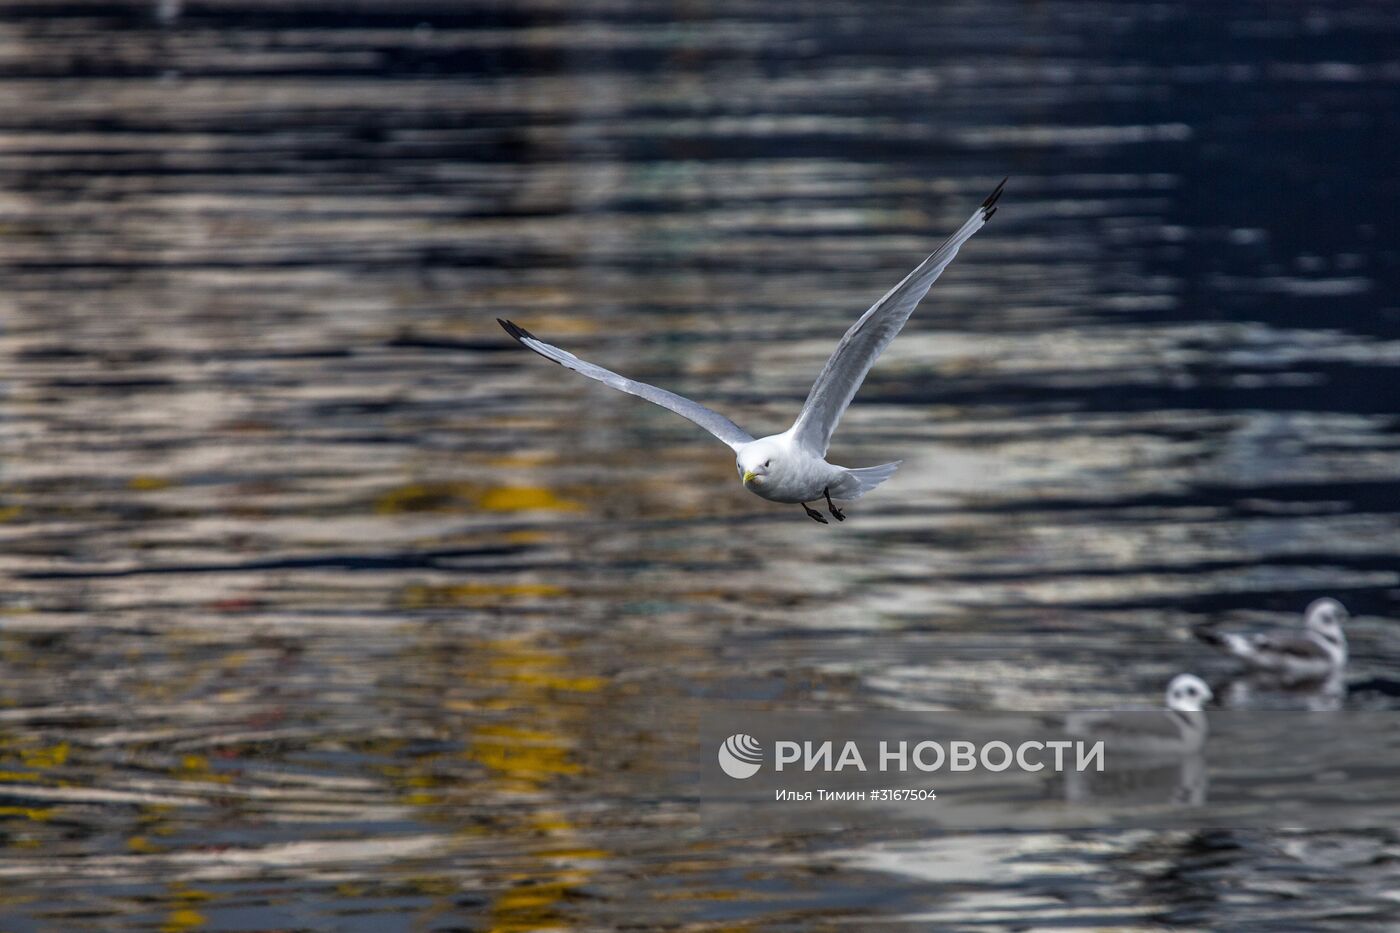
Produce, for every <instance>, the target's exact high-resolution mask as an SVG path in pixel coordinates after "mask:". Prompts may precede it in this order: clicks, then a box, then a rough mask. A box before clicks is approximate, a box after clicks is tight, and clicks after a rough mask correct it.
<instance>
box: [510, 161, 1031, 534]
mask: <svg viewBox="0 0 1400 933" xmlns="http://www.w3.org/2000/svg"><path fill="white" fill-rule="evenodd" d="M1005 186H1006V180H1005V179H1002V182H1001V184H999V185H997V188H996V190H995V191H993V192H992V193H991V195H989V196H988V197H987V199H986V200H985V201H983V202H982V205H981V206H980V207H979V208H978V209H977V211H976V212H975V213H974V214H973V215H972V216H971V217H970V218H968V220H967V222H966V223H964V224H963V225H962V226H961V227H959V228H958V231H957V232H956V233H954V234H953V235H952V236H951V237H949V238H948V239H947V241H946V242H944V244H943V245H942V246H940V247H939V248H938V249H936V250H934V252H933V253H932V254H930V255H929V257H928V258H927V259H925V260H924V261H923V262H921V263H920V264H919V265H918V267H917V268H916V269H914V271H913V272H910V273H909V274H908V275H907V276H905V277H904V279H903V280H902V281H901V282H900V283H899V284H898V285H896V286H895V287H894V288H892V289H890V290H889V291H888V292H887V293H886V294H885V296H884V297H883V298H881V299H880V300H879V301H877V302H875V304H874V305H872V306H871V307H870V310H868V311H866V312H865V314H863V315H861V317H860V320H858V321H856V322H855V323H854V324H852V325H851V327H850V329H849V330H847V331H846V334H845V336H844V337H842V338H841V342H840V343H838V344H837V345H836V350H835V352H833V353H832V354H831V357H830V359H828V360H827V361H826V365H825V366H824V367H822V371H821V373H819V374H818V375H817V380H816V382H814V383H813V384H812V388H811V390H810V391H809V392H808V393H807V400H806V402H805V403H804V404H803V406H802V411H801V413H800V414H799V415H798V416H797V420H796V421H794V422H793V424H792V427H790V428H788V429H787V430H786V431H784V432H783V433H781V434H771V435H769V436H767V437H761V438H758V439H757V440H755V439H754V438H753V437H752V436H750V435H749V433H748V432H747V431H745V430H744V429H743V428H741V427H739V426H738V425H737V424H735V423H734V422H732V421H730V420H729V419H728V418H726V417H724V416H723V415H721V414H719V413H718V412H716V411H712V410H711V409H709V408H706V407H705V406H704V405H701V404H700V403H699V402H693V401H691V400H690V399H688V398H685V397H683V396H680V395H676V394H675V393H674V392H667V391H666V390H665V389H659V388H657V387H656V386H653V385H647V384H646V383H644V382H637V381H635V380H633V379H628V378H627V377H625V376H620V375H618V374H617V373H615V372H612V371H611V370H607V369H604V368H603V367H601V366H597V365H595V364H593V363H589V362H587V361H586V360H581V359H579V358H578V357H577V356H575V355H574V354H572V353H570V352H568V351H567V350H562V349H560V348H559V347H556V346H552V345H550V344H547V343H545V342H544V341H543V340H540V339H539V338H538V337H536V336H535V335H534V334H532V333H530V332H529V331H527V330H526V329H525V328H523V327H520V326H519V325H517V324H515V323H513V322H511V321H505V320H501V319H500V318H497V319H496V322H497V323H498V324H500V325H501V327H503V328H505V331H506V333H508V334H510V335H511V336H512V337H514V338H515V339H516V340H518V341H519V342H520V343H521V344H522V345H524V346H525V347H527V348H529V349H531V350H533V351H535V352H536V353H538V354H539V355H540V356H542V357H544V358H545V359H547V360H553V361H554V362H556V363H558V364H559V365H560V366H563V367H564V368H566V369H572V370H573V371H574V372H576V373H579V374H580V375H583V376H587V377H588V378H590V379H596V380H597V381H599V382H601V383H603V384H604V385H609V386H612V387H613V388H614V389H618V390H620V391H623V392H626V393H628V394H629V395H635V396H638V397H639V398H644V399H646V400H647V401H649V402H652V403H654V404H657V405H660V406H661V407H662V408H665V409H668V410H670V411H673V412H675V413H676V414H678V415H680V416H681V417H682V418H688V419H689V420H691V421H693V422H695V423H696V424H698V425H700V427H702V428H704V429H705V430H707V431H709V432H710V433H711V434H713V435H714V436H715V437H717V438H719V439H720V440H721V441H723V442H724V443H726V444H728V445H729V446H730V447H731V448H733V450H734V453H735V455H736V456H735V466H736V467H737V469H738V471H739V477H740V480H741V481H742V482H743V484H744V488H745V489H747V490H749V492H752V493H754V494H755V495H757V496H760V497H761V498H764V499H767V500H769V501H770V502H783V503H789V504H797V503H800V504H801V505H802V508H803V509H804V510H805V511H806V513H807V515H808V517H810V518H811V519H812V520H814V521H818V522H821V523H822V524H823V525H825V524H827V520H826V519H825V518H824V517H823V516H822V514H821V512H819V511H817V510H816V509H814V508H812V507H811V506H810V505H808V504H807V503H809V502H812V501H815V500H819V499H825V500H826V507H827V510H828V511H829V512H830V513H831V516H832V517H833V518H835V519H836V520H837V521H845V518H846V515H845V513H844V512H842V511H841V509H839V508H837V507H836V504H835V503H834V502H832V500H833V499H842V500H851V499H859V498H860V497H861V496H863V495H865V494H866V493H868V492H870V491H871V490H872V489H874V488H875V487H877V486H879V485H880V484H881V483H883V482H885V480H887V479H889V478H890V477H891V476H893V475H894V472H895V470H897V469H898V468H899V464H900V463H901V462H902V461H899V460H896V461H893V462H892V463H882V464H880V465H879V466H873V467H860V468H856V469H851V468H848V467H843V466H837V465H836V464H834V463H828V462H827V460H826V451H827V447H828V446H829V445H830V443H831V435H832V433H833V432H835V430H836V423H837V422H838V421H840V420H841V415H842V414H843V413H845V411H846V408H847V407H848V406H849V405H850V404H851V399H852V398H853V397H854V396H855V394H856V390H857V389H859V388H860V385H861V383H862V382H864V381H865V376H866V373H868V372H870V367H871V366H873V365H874V364H875V360H876V359H877V358H879V356H880V354H881V353H882V352H884V349H885V347H887V346H889V345H890V341H892V340H894V338H895V336H896V335H897V334H898V333H899V332H900V330H901V329H902V328H903V327H904V324H905V322H906V321H908V320H909V316H910V315H911V314H913V313H914V308H915V307H917V306H918V304H919V302H920V301H921V300H922V299H923V297H924V295H926V294H928V290H929V288H930V287H932V285H933V283H934V281H936V280H937V279H938V277H939V275H941V274H942V273H943V270H944V269H946V268H947V267H948V264H949V263H951V262H952V261H953V257H954V256H956V255H957V254H958V249H959V248H960V247H961V246H962V245H963V244H964V243H966V242H967V241H968V239H970V238H971V237H972V235H973V234H974V233H976V232H977V231H978V230H981V229H982V225H983V224H985V223H986V222H987V221H988V220H990V219H991V216H992V215H993V214H994V213H996V209H997V208H996V204H997V199H998V198H1000V197H1001V192H1002V189H1003V188H1004V187H1005Z"/></svg>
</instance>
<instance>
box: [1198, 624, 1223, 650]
mask: <svg viewBox="0 0 1400 933" xmlns="http://www.w3.org/2000/svg"><path fill="white" fill-rule="evenodd" d="M1191 634H1192V635H1195V636H1196V638H1197V640H1199V641H1203V642H1205V643H1206V644H1207V645H1214V646H1215V647H1217V648H1223V647H1225V636H1224V635H1221V634H1220V633H1219V632H1217V631H1216V630H1215V629H1214V628H1213V627H1212V626H1209V625H1197V626H1195V627H1193V628H1192V629H1191Z"/></svg>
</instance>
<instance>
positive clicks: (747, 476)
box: [744, 470, 758, 486]
mask: <svg viewBox="0 0 1400 933" xmlns="http://www.w3.org/2000/svg"><path fill="white" fill-rule="evenodd" d="M757 475H758V474H757V473H755V472H754V471H753V470H745V471H744V485H745V486H747V485H748V484H749V480H751V479H753V478H754V477H755V476H757Z"/></svg>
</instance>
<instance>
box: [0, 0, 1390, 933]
mask: <svg viewBox="0 0 1400 933" xmlns="http://www.w3.org/2000/svg"><path fill="white" fill-rule="evenodd" d="M0 100H3V101H4V107H3V110H0V178H2V179H3V185H0V273H3V282H4V289H3V292H0V309H3V332H2V333H0V359H2V360H3V373H4V375H3V382H0V432H3V434H2V435H0V436H2V437H3V447H0V451H3V465H0V521H2V522H3V524H0V533H3V536H4V542H5V546H4V549H3V552H0V553H2V554H3V557H0V560H3V573H4V577H3V580H4V588H3V592H0V611H3V616H0V672H3V676H0V756H3V759H4V760H3V762H2V763H0V796H2V797H3V799H0V917H3V918H4V921H5V922H4V928H5V929H12V930H24V929H64V930H70V929H97V928H111V927H113V926H118V925H120V926H130V927H135V928H159V929H166V930H183V929H194V928H208V929H219V930H235V929H236V930H245V929H268V928H284V929H363V930H379V929H386V928H415V929H434V930H437V929H491V930H501V931H516V930H530V929H542V928H556V929H575V928H576V929H607V928H621V927H630V928H655V927H668V926H671V927H685V928H687V929H697V930H698V929H706V930H711V929H713V930H719V929H724V930H747V929H799V928H813V927H827V926H829V927H833V928H848V927H851V926H860V925H863V924H865V923H873V922H874V921H875V920H876V919H877V918H878V919H879V920H880V921H883V923H882V925H881V927H880V928H881V929H885V928H891V929H894V928H899V927H901V926H908V927H920V926H930V927H933V928H937V929H968V930H983V929H1009V928H1020V929H1023V928H1030V927H1036V928H1039V927H1056V928H1074V927H1089V928H1104V927H1112V928H1115V929H1148V928H1158V927H1162V926H1179V927H1186V928H1220V929H1225V928H1228V929H1236V930H1270V931H1272V930H1279V929H1299V928H1322V927H1330V928H1334V929H1339V930H1355V929H1362V928H1366V927H1374V928H1381V927H1384V926H1386V925H1387V924H1388V923H1389V922H1392V921H1393V919H1394V915H1395V911H1396V910H1397V905H1396V894H1395V892H1396V890H1397V880H1398V877H1397V870H1396V868H1395V865H1396V863H1397V861H1396V860H1397V858H1400V835H1397V832H1396V830H1395V828H1394V827H1378V828H1376V829H1375V830H1374V831H1367V832H1332V833H1318V832H1301V831H1287V830H1280V831H1277V832H1261V831H1251V832H1239V831H1230V830H1220V831H1214V832H1146V831H1143V832H1115V833H1091V832H1084V833H1069V834H1050V833H1042V834H1009V833H960V834H952V833H947V834H943V835H938V836H933V837H929V836H927V835H919V836H913V835H910V834H901V833H899V832H898V831H897V828H891V827H876V826H872V825H838V824H835V823H832V822H817V823H814V824H813V825H812V826H810V827H809V828H807V829H806V830H805V831H798V832H792V833H788V834H785V835H782V836H758V837H755V836H754V835H753V834H751V833H746V832H745V827H743V826H741V825H740V826H735V827H733V831H732V832H729V833H723V832H715V831H714V830H713V827H709V828H706V827H703V826H702V825H700V823H699V822H698V821H697V820H696V818H695V812H694V806H693V800H692V799H691V798H689V797H688V796H687V795H688V790H687V784H686V781H685V772H686V769H687V767H688V765H687V762H688V760H689V756H690V754H691V744H692V742H693V741H694V737H695V731H694V720H695V716H696V710H697V709H698V708H699V707H701V706H702V705H704V704H718V705H721V706H723V705H725V704H745V705H748V706H755V705H756V706H760V707H771V708H786V707H794V706H797V707H801V708H804V709H808V710H811V709H828V708H830V709H834V708H855V709H858V708H862V707H870V706H875V707H882V708H883V707H901V708H919V707H935V708H957V709H1006V710H1017V709H1057V708H1078V707H1086V706H1103V705H1115V704H1122V703H1133V704H1140V703H1149V704H1150V703H1153V702H1155V701H1156V700H1157V699H1158V697H1160V695H1161V690H1162V688H1163V686H1164V684H1165V683H1166V681H1167V680H1168V679H1169V678H1170V677H1171V675H1173V674H1175V673H1178V672H1180V671H1184V670H1193V671H1196V672H1197V673H1201V674H1203V675H1205V676H1207V677H1208V678H1210V679H1212V680H1213V681H1215V682H1217V683H1218V682H1219V681H1220V680H1221V678H1223V677H1225V676H1226V674H1227V673H1228V670H1229V668H1228V665H1226V664H1224V663H1223V662H1221V661H1219V660H1217V659H1215V658H1214V657H1211V656H1209V655H1208V654H1207V653H1206V649H1204V648H1203V647H1202V646H1199V645H1197V644H1196V643H1195V642H1193V640H1192V639H1191V638H1190V635H1189V628H1190V626H1191V625H1192V624H1194V623H1197V622H1201V621H1216V620H1222V621H1227V622H1238V623H1241V624H1243V623H1257V622H1261V621H1262V622H1268V621H1290V622H1291V621H1292V620H1293V619H1295V617H1296V615H1297V613H1298V612H1300V611H1301V609H1302V608H1303V607H1304V606H1305V605H1306V604H1307V603H1308V602H1309V601H1310V600H1312V599H1313V598H1315V597H1317V596H1321V595H1331V596H1333V597H1336V598H1338V599H1340V600H1342V601H1343V602H1344V603H1346V605H1347V606H1348V607H1349V608H1350V609H1351V611H1352V612H1353V614H1354V616H1355V619H1354V620H1353V622H1352V623H1351V625H1350V626H1349V628H1348V634H1349V636H1350V638H1351V644H1352V655H1353V658H1354V661H1353V664H1352V666H1351V669H1350V670H1349V671H1348V673H1347V678H1346V679H1347V682H1348V684H1349V685H1350V687H1351V692H1350V694H1349V696H1347V698H1346V700H1345V703H1347V704H1361V705H1368V706H1376V705H1380V706H1386V705H1393V704H1394V702H1395V701H1394V698H1393V693H1394V692H1395V687H1396V674H1395V666H1396V664H1397V661H1400V641H1397V634H1396V630H1395V628H1394V619H1395V618H1397V617H1400V566H1398V562H1397V550H1398V548H1397V545H1400V478H1398V477H1400V419H1397V415H1396V411H1397V399H1398V398H1400V378H1397V377H1398V376H1400V373H1397V366H1400V303H1397V300H1396V298H1395V295H1396V293H1397V286H1400V248H1398V247H1397V240H1396V238H1395V227H1394V222H1395V221H1394V219H1395V217H1396V215H1397V211H1398V210H1400V187H1398V186H1397V181H1396V176H1395V173H1394V157H1395V152H1396V142H1397V139H1400V133H1398V132H1397V120H1400V117H1398V116H1397V115H1400V19H1397V17H1396V15H1395V9H1394V7H1393V5H1390V4H1384V3H1373V2H1369V0H1368V2H1339V3H1331V4H1318V3H1292V2H1283V3H1278V2H1274V3H1267V4H1266V3H1249V2H1245V3H1237V4H1231V5H1229V10H1228V12H1219V11H1217V12H1210V11H1207V10H1206V9H1205V7H1204V6H1203V5H1199V4H1188V3H1159V4H1152V5H1147V4H1135V3H1129V4H1119V3H1112V4H1110V3H1068V2H1038V3H1031V2H1024V3H1012V2H995V0H993V2H976V3H974V2H964V3H952V4H939V5H937V7H936V8H935V7H933V6H931V5H926V4H917V3H865V4H850V3H844V2H823V3H818V4H812V5H806V6H804V7H802V8H801V10H800V11H799V10H797V9H795V8H794V9H788V8H783V9H777V8H774V7H770V6H769V5H762V4H747V3H739V2H728V3H726V2H720V3H704V4H678V5H667V4H655V3H639V2H627V0H622V2H615V3H614V2H605V0H598V2H593V0H588V2H581V3H568V4H565V3H554V2H523V3H517V4H509V5H506V4H485V3H483V4H459V3H446V2H441V3H432V2H417V0H408V2H402V3H397V2H396V3H389V2H373V0H363V2H356V3H320V2H314V0H307V2H278V0H263V2H257V0H243V2H234V0H229V2H209V3H188V4H181V3H179V2H177V0H166V2H162V3H156V4H135V3H131V4H118V3H101V2H90V3H47V2H43V0H34V2H28V3H17V4H7V5H5V6H4V7H3V8H0ZM1004 175H1011V176H1012V180H1011V182H1010V183H1009V184H1008V188H1007V193H1006V195H1005V197H1004V199H1003V201H1002V209H1001V211H1000V212H999V213H998V215H997V217H996V218H995V220H994V221H993V223H992V224H991V225H990V226H989V227H988V228H987V229H986V230H985V231H983V232H982V233H981V234H979V235H978V236H977V238H976V239H975V240H974V241H973V242H972V243H971V244H970V245H969V246H968V248H967V249H966V250H965V251H964V252H963V255H962V256H961V257H960V258H959V259H958V260H957V262H956V264H955V265H954V266H953V268H952V269H951V270H950V271H949V272H948V273H947V275H946V276H945V277H944V278H943V280H942V281H940V282H939V284H938V285H937V287H936V289H935V291H934V293H933V294H932V296H931V298H930V300H929V301H928V302H927V303H926V304H925V306H924V307H922V308H921V309H920V311H919V312H918V314H917V315H916V316H915V318H914V319H913V321H912V322H911V323H910V325H909V327H908V329H907V330H906V332H905V333H904V334H903V335H902V336H901V337H900V339H899V340H898V341H897V342H896V343H895V345H894V346H893V348H892V349H891V351H890V352H889V353H888V354H887V355H886V357H885V358H884V359H883V360H882V361H881V363H880V365H879V366H878V368H877V369H876V370H875V371H874V372H873V374H872V376H871V378H870V379H869V380H868V382H867V383H866V385H865V387H864V389H863V390H862V392H861V394H860V395H859V397H858V399H857V402H856V404H855V405H854V406H853V407H852V409H851V411H850V412H849V414H848V415H847V416H846V418H845V420H844V421H843V423H842V426H841V429H840V431H839V432H838V434H837V436H836V440H835V444H834V446H833V449H832V454H833V457H834V458H835V459H837V460H838V462H842V463H847V464H851V465H866V464H872V463H878V462H883V461H885V460H888V459H891V458H893V457H903V458H904V459H905V465H904V467H903V469H902V470H901V471H900V473H899V474H898V476H897V477H896V479H895V480H894V481H892V482H891V483H889V484H888V485H887V486H886V487H885V488H883V489H881V490H880V492H879V493H878V494H876V495H873V496H871V497H870V498H868V499H866V500H864V501H862V502H860V503H857V504H854V505H853V506H852V507H851V508H850V510H849V512H850V520H849V521H848V522H846V523H845V524H844V525H841V526H832V527H818V526H816V525H814V524H813V523H811V522H809V521H808V520H806V519H805V518H803V517H802V515H801V513H800V512H799V511H798V510H797V509H796V508H793V507H779V506H773V505H770V504H768V503H764V502H762V501H759V500H757V499H756V498H754V497H753V496H751V495H749V494H748V493H746V492H745V491H744V490H742V489H741V488H740V487H739V485H738V484H737V482H736V481H735V477H734V474H733V465H732V458H731V456H730V454H729V452H728V451H726V450H725V449H724V448H722V447H720V446H719V445H717V444H716V443H714V442H713V440H711V439H710V438H708V436H706V435H704V434H703V433H702V432H700V431H698V430H697V429H695V428H693V427H692V426H690V425H688V424H686V423H685V422H683V421H680V420H678V419H676V418H674V417H672V416H670V415H668V414H667V413H665V412H662V411H659V410H654V409H651V408H650V407H649V406H646V405H645V404H643V403H641V402H638V401H636V400H634V399H631V398H628V397H625V396H622V395H618V394H616V393H611V392H609V391H608V390H606V389H604V388H601V387H596V386H592V385H586V384H584V383H583V382H582V380H579V379H577V378H575V377H573V376H571V375H570V374H569V373H566V372H564V371H562V370H560V369H558V368H557V367H553V366H550V365H548V364H546V363H545V362H544V361H542V360H540V359H538V358H536V357H533V356H531V355H529V354H527V353H525V352H523V351H521V350H519V348H517V347H515V346H514V345H513V344H511V343H509V341H508V339H507V338H506V337H505V335H504V334H503V333H501V331H500V330H499V329H498V328H497V327H496V325H495V323H494V321H493V319H494V318H495V317H497V316H509V317H511V318H513V319H515V320H518V321H520V322H521V323H522V324H524V325H526V326H527V327H529V328H530V329H531V330H533V331H535V332H536V333H538V334H540V335H542V336H545V337H547V338H550V339H554V340H556V341H558V342H560V343H562V344H564V345H566V346H568V347H569V348H571V349H573V350H576V351H577V352H579V353H580V354H581V355H583V356H585V357H590V358H594V359H597V360H598V361H599V362H602V363H604V364H607V365H613V366H617V367H618V368H622V369H624V370H625V371H627V372H628V373H629V374H631V375H635V376H637V377H639V378H646V379H650V380H654V381H657V382H661V383H663V384H665V385H666V386H668V387H669V388H672V389H674V390H676V391H679V392H683V393H685V394H688V395H692V396H694V397H696V398H698V399H700V400H703V401H705V402H707V403H710V404H712V405H715V406H716V407H720V408H722V409H723V410H725V411H726V412H727V413H729V414H730V415H732V416H733V417H734V418H735V419H736V420H737V421H739V422H740V423H741V424H743V425H745V426H746V427H748V428H749V429H750V430H752V431H753V432H754V433H756V434H757V433H766V432H769V431H773V430H779V429H781V428H782V427H784V426H785V425H786V424H787V423H788V420H789V419H790V418H791V416H792V414H793V413H794V412H795V410H796V409H797V407H798V406H799V405H800V401H801V399H802V397H803V396H804V395H805V393H806V389H807V386H808V383H809V381H810V379H811V376H812V375H813V374H814V373H815V372H816V371H817V369H818V368H819V367H820V364H821V362H822V360H823V359H824V357H825V355H826V353H828V352H829V350H830V349H831V347H832V345H833V343H834V341H835V339H836V338H837V336H838V335H839V334H840V333H841V331H842V330H843V329H844V328H845V327H846V326H847V325H848V324H849V322H850V321H851V320H853V319H854V317H855V316H856V315H857V314H859V313H860V311H861V310H863V309H864V308H865V307H867V306H868V305H869V303H870V302H871V301H872V300H874V299H875V298H876V297H878V296H879V295H880V294H881V293H883V292H884V291H885V290H886V289H887V288H888V287H889V286H890V285H891V284H892V283H894V282H895V281H897V280H898V279H899V278H900V277H901V276H902V275H903V274H904V273H905V272H906V271H907V270H908V269H909V268H910V267H912V265H913V264H914V263H915V262H917V260H918V259H919V258H921V257H922V256H923V255H924V254H925V253H926V252H927V251H928V250H929V249H930V248H931V247H932V245H934V244H936V243H937V242H938V241H939V240H940V239H941V238H942V237H943V236H944V235H945V234H946V233H947V232H948V231H950V230H951V229H953V228H954V227H955V226H956V225H957V223H958V222H960V221H961V220H962V219H963V218H964V217H965V216H966V215H967V214H968V213H969V212H970V210H971V208H972V207H973V206H974V205H975V204H976V203H977V202H978V201H979V200H980V199H981V198H982V197H983V196H984V195H985V194H986V193H987V192H988V191H989V190H990V189H991V188H992V186H994V185H995V184H996V182H997V181H998V180H999V179H1000V178H1001V177H1002V176H1004ZM1262 702H1265V703H1282V704H1286V703H1288V702H1292V700H1291V699H1290V698H1279V697H1274V698H1266V699H1265V700H1264V701H1262Z"/></svg>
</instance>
